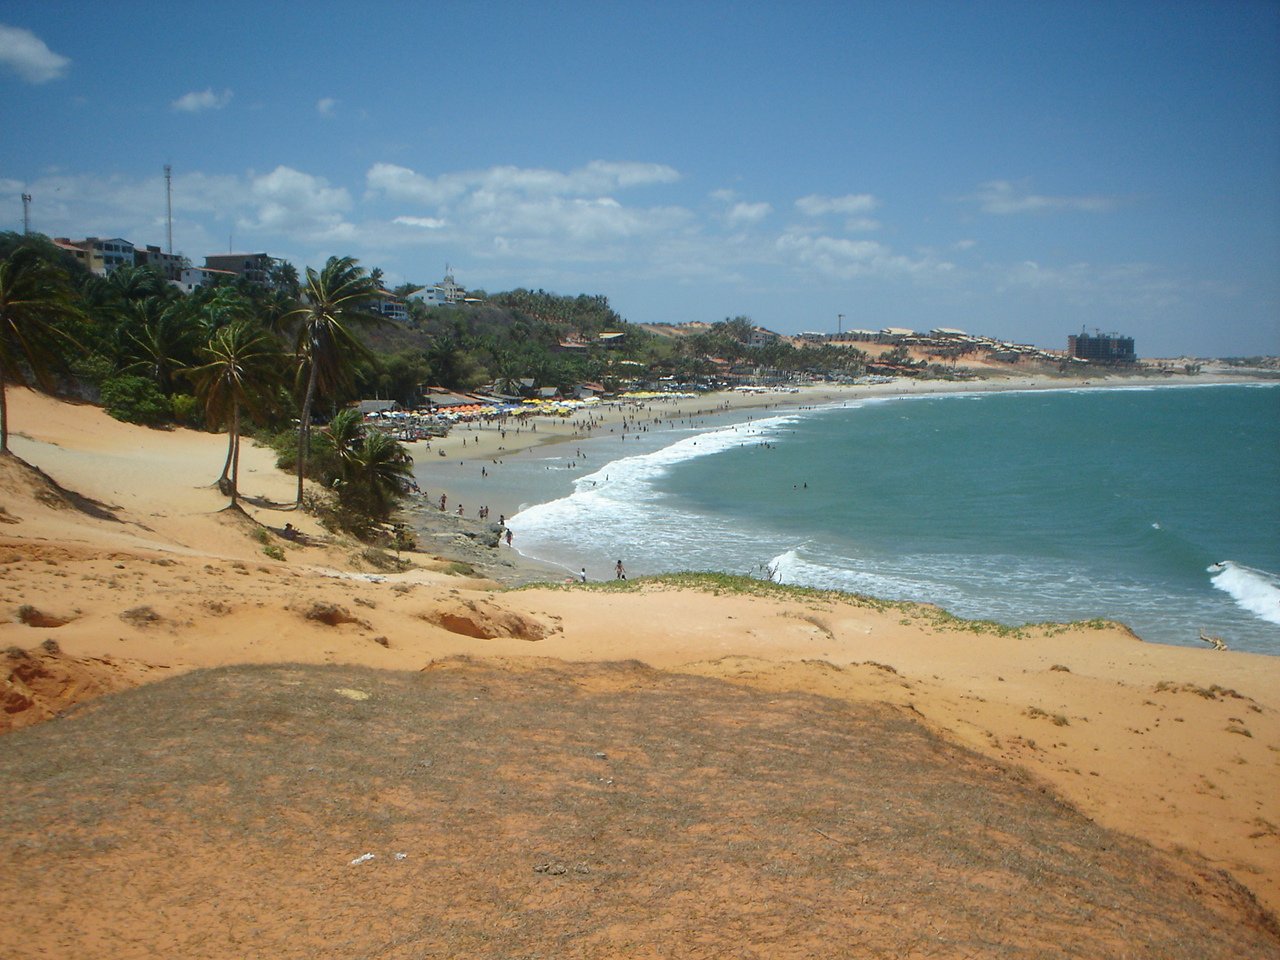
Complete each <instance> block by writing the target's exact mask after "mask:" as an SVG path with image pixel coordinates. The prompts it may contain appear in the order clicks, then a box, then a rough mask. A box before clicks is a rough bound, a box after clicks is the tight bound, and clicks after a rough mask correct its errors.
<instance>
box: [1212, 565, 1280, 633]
mask: <svg viewBox="0 0 1280 960" xmlns="http://www.w3.org/2000/svg"><path fill="white" fill-rule="evenodd" d="M1208 572H1209V573H1212V574H1213V577H1212V578H1211V582H1212V583H1213V585H1214V586H1215V587H1217V588H1218V589H1219V590H1221V591H1223V592H1224V593H1228V594H1230V595H1231V598H1232V599H1233V600H1235V602H1236V605H1237V606H1239V607H1240V608H1242V609H1244V610H1248V611H1249V612H1250V613H1252V614H1253V615H1254V616H1255V617H1260V618H1261V619H1263V620H1266V621H1267V622H1268V623H1280V577H1277V576H1276V575H1275V574H1274V573H1268V572H1267V571H1266V570H1256V569H1254V568H1253V567H1246V566H1245V565H1244V564H1242V563H1234V562H1233V561H1231V560H1224V561H1222V562H1221V563H1215V564H1213V565H1212V566H1210V567H1209V568H1208Z"/></svg>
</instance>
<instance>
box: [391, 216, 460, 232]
mask: <svg viewBox="0 0 1280 960" xmlns="http://www.w3.org/2000/svg"><path fill="white" fill-rule="evenodd" d="M391 222H392V223H400V224H403V225H404V226H406V227H420V228H421V229H423V230H440V229H441V228H443V227H447V226H448V225H449V221H447V220H441V219H440V218H439V217H396V218H395V219H394V220H392V221H391Z"/></svg>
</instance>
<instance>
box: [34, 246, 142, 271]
mask: <svg viewBox="0 0 1280 960" xmlns="http://www.w3.org/2000/svg"><path fill="white" fill-rule="evenodd" d="M53 245H54V246H55V247H57V248H58V249H59V250H65V251H67V253H70V254H71V255H72V256H74V257H75V258H76V259H77V260H79V261H80V262H81V263H83V264H84V266H85V269H86V270H88V271H89V272H90V273H94V274H97V275H98V276H100V277H105V276H107V275H109V274H111V273H112V272H114V271H115V270H117V269H118V268H120V267H132V266H134V265H135V264H136V263H137V257H136V256H135V253H134V249H133V244H132V243H130V242H129V241H128V240H124V239H122V238H120V237H113V238H111V239H110V240H103V239H101V238H100V237H85V238H84V239H83V240H72V239H70V238H69V237H54V240H53Z"/></svg>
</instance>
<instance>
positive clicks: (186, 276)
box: [177, 267, 237, 293]
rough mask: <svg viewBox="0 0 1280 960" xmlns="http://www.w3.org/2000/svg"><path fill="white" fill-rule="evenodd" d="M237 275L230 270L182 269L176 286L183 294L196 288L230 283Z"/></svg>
mask: <svg viewBox="0 0 1280 960" xmlns="http://www.w3.org/2000/svg"><path fill="white" fill-rule="evenodd" d="M236 276H237V274H236V273H235V272H234V271H231V270H213V269H211V268H209V267H184V268H183V269H182V272H181V273H180V274H179V275H178V280H177V285H178V287H179V289H181V290H182V292H183V293H190V292H191V291H192V290H194V289H195V288H196V287H212V286H214V285H216V284H218V283H223V282H230V281H232V280H234V279H235V278H236Z"/></svg>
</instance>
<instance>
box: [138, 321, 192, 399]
mask: <svg viewBox="0 0 1280 960" xmlns="http://www.w3.org/2000/svg"><path fill="white" fill-rule="evenodd" d="M126 313H127V318H128V319H127V321H126V322H127V323H128V326H127V327H125V328H124V329H123V330H122V333H123V343H122V345H121V350H122V353H123V355H124V356H123V357H122V359H124V360H127V361H129V362H127V363H125V364H124V366H123V367H122V369H121V372H122V373H130V374H139V375H141V376H145V377H148V378H150V379H151V380H152V382H154V383H155V385H156V386H157V387H159V388H160V391H161V392H162V393H164V394H165V395H168V394H170V393H172V392H173V376H174V374H175V373H177V372H178V371H179V370H181V369H183V368H184V367H186V366H188V365H189V364H190V363H191V361H192V360H193V359H194V358H195V349H196V346H197V344H198V342H199V334H198V331H197V327H196V323H195V321H194V319H193V318H192V316H191V315H190V312H189V311H188V310H187V308H186V304H184V303H166V302H165V301H163V300H161V299H160V298H158V297H147V298H146V299H144V300H135V301H133V302H132V303H130V304H129V307H128V309H127V311H126Z"/></svg>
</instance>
